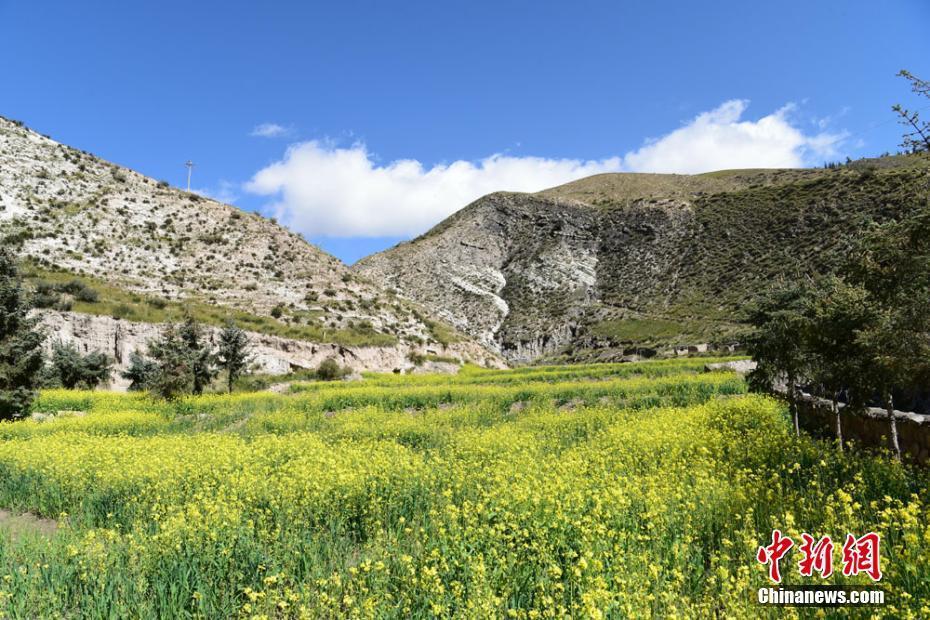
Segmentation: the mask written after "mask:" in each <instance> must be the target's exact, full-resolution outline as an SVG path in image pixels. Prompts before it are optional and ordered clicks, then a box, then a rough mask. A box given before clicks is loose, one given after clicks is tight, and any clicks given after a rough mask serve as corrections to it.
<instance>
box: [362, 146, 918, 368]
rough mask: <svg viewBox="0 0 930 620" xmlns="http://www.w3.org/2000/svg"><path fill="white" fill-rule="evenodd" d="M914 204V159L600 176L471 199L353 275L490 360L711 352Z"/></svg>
mask: <svg viewBox="0 0 930 620" xmlns="http://www.w3.org/2000/svg"><path fill="white" fill-rule="evenodd" d="M928 194H930V161H928V159H927V158H925V157H917V156H899V157H885V158H881V159H875V160H861V161H859V162H854V163H852V164H849V165H846V166H841V167H838V168H832V169H809V170H733V171H722V172H716V173H709V174H702V175H693V176H689V175H657V174H605V175H598V176H594V177H590V178H587V179H583V180H580V181H577V182H574V183H569V184H567V185H564V186H561V187H557V188H554V189H551V190H547V191H544V192H540V193H537V194H516V193H496V194H491V195H489V196H486V197H484V198H481V199H479V200H478V201H476V202H474V203H472V204H471V205H468V206H467V207H465V208H464V209H462V210H461V211H459V212H458V213H456V214H455V215H453V216H451V217H450V218H448V219H447V220H445V221H444V222H442V223H441V224H439V225H438V226H436V227H435V228H434V229H433V230H431V231H429V232H428V233H426V234H425V235H423V236H421V237H419V238H417V239H414V240H413V241H411V242H408V243H403V244H400V245H398V246H396V247H394V248H392V249H390V250H388V251H386V252H383V253H381V254H377V255H374V256H371V257H368V258H366V259H364V260H363V261H361V262H360V263H359V264H358V265H357V266H356V267H355V268H354V269H355V271H356V273H358V274H360V275H362V276H364V277H367V278H370V279H372V280H374V281H378V282H382V283H383V284H384V285H385V286H386V287H389V288H392V289H394V290H396V291H397V292H398V293H400V294H401V295H403V296H404V297H407V298H409V299H412V300H415V301H417V302H419V303H421V304H423V305H425V306H426V307H428V308H430V309H431V310H432V311H433V312H435V313H436V315H437V316H439V317H441V318H443V319H444V320H446V321H448V322H450V323H452V324H453V325H455V326H456V327H457V328H459V329H461V330H463V331H466V332H467V333H469V334H471V335H472V336H474V337H475V338H477V339H478V340H480V341H481V342H482V343H484V344H486V345H487V346H488V347H490V348H492V349H494V350H496V351H499V352H501V353H502V354H503V355H504V356H505V357H506V358H508V359H510V360H512V361H517V362H528V361H533V360H537V359H540V358H542V357H561V358H563V359H593V358H604V359H607V358H614V359H615V358H618V357H622V356H623V355H629V354H631V353H634V352H636V351H641V350H642V349H643V348H646V349H652V348H657V347H666V346H667V347H676V348H679V350H682V351H686V350H687V347H688V345H691V346H692V347H697V345H701V347H702V348H703V346H704V345H706V343H725V342H727V341H729V340H732V339H733V338H736V337H738V333H739V330H740V320H741V318H742V311H743V309H744V308H745V305H746V303H747V302H748V301H749V300H750V299H751V298H752V296H753V294H754V292H755V291H757V290H759V289H760V288H761V287H764V286H765V285H766V284H767V283H768V282H770V281H771V280H772V279H773V278H776V277H779V276H782V275H785V276H788V277H797V276H799V275H802V274H805V273H810V272H822V271H829V270H831V269H834V268H835V267H836V266H837V265H838V264H839V262H840V261H841V260H842V257H843V255H844V254H845V253H846V252H847V251H848V249H849V248H850V247H851V245H852V244H853V243H854V241H855V239H856V237H857V235H858V233H859V232H860V231H862V230H863V229H864V228H865V227H867V226H869V225H870V223H871V222H875V221H883V220H887V219H888V218H893V217H897V216H899V215H901V214H903V213H906V212H907V211H908V210H909V209H911V208H913V206H914V205H915V204H916V202H915V201H926V200H927V196H928Z"/></svg>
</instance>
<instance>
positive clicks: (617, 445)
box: [0, 359, 930, 618]
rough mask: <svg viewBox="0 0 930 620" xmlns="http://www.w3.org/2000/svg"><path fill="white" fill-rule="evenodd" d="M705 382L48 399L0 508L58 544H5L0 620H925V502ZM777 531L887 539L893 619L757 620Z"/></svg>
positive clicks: (592, 380) (518, 381) (662, 365)
mask: <svg viewBox="0 0 930 620" xmlns="http://www.w3.org/2000/svg"><path fill="white" fill-rule="evenodd" d="M705 362H706V360H699V359H683V360H674V361H663V362H646V363H641V364H622V365H620V364H614V365H588V366H569V367H543V368H529V369H520V370H514V371H483V370H478V369H471V368H469V369H465V370H464V371H463V373H462V374H461V375H459V376H456V377H441V376H422V377H421V376H409V377H408V376H403V377H396V376H369V377H366V379H365V380H364V381H360V382H351V383H335V384H318V383H312V384H302V385H296V386H294V389H293V392H292V393H291V394H286V395H279V394H271V393H249V394H234V395H231V396H225V395H222V396H220V395H212V396H203V397H199V398H191V399H185V400H182V401H180V402H175V403H164V402H159V401H156V400H152V399H150V398H148V397H146V396H145V395H118V394H109V393H88V392H68V391H49V392H46V393H43V394H42V395H41V397H40V399H39V401H38V402H37V404H36V411H37V419H33V420H28V421H24V422H17V423H6V424H2V425H0V507H3V508H5V509H8V510H14V511H28V512H31V513H34V514H36V515H39V516H42V517H46V518H53V519H56V520H58V523H59V527H58V530H57V531H56V532H55V533H54V534H49V533H44V534H43V533H41V532H35V533H29V532H26V533H22V532H20V533H18V534H17V535H16V536H11V535H3V536H0V615H2V616H3V617H15V618H61V617H65V618H201V617H203V618H236V617H242V618H253V617H255V618H410V617H413V618H427V617H461V618H501V617H503V618H507V617H511V618H565V617H572V618H641V617H658V618H713V617H733V618H755V617H760V616H761V617H764V616H767V615H770V616H772V617H776V616H777V617H782V616H785V615H787V616H789V617H792V616H794V617H802V616H813V615H824V614H826V615H828V616H829V615H842V616H845V615H848V616H862V615H866V616H868V615H875V616H884V617H892V618H925V617H930V607H928V603H927V601H928V596H930V579H928V578H930V566H928V565H930V525H928V524H930V518H928V516H930V515H928V510H927V508H926V503H927V499H928V498H927V486H926V481H927V477H926V476H925V475H924V474H923V473H922V472H919V471H915V470H910V469H907V468H905V467H903V466H901V465H898V464H896V463H895V462H893V461H892V460H891V459H889V458H887V457H886V456H882V455H866V454H863V453H860V452H852V453H850V452H847V453H846V454H845V455H843V454H840V453H839V452H838V451H837V450H836V449H835V448H834V447H833V446H831V445H830V444H828V443H826V442H820V441H815V440H813V439H811V438H808V437H802V438H800V439H798V438H795V437H794V436H793V435H792V432H791V425H790V423H789V421H788V419H787V416H786V412H785V410H784V407H783V406H782V405H781V404H780V403H778V402H776V401H774V400H772V399H769V398H765V397H761V396H756V395H748V394H746V386H745V384H744V382H743V380H742V379H741V378H740V377H738V376H736V375H734V374H729V373H703V372H702V369H703V365H704V363H705ZM46 416H47V417H46ZM42 417H44V418H45V419H38V418H42ZM776 527H777V528H780V529H781V530H782V531H783V532H785V534H787V535H792V536H794V537H796V538H797V537H799V536H800V533H801V532H804V531H806V532H816V533H818V535H823V534H829V535H831V536H833V538H834V539H835V540H841V539H842V537H843V536H845V534H846V533H847V532H854V533H865V532H867V531H875V532H878V533H880V534H881V536H882V547H881V553H882V558H881V559H882V567H883V571H884V579H883V581H882V585H883V587H884V588H885V589H886V590H887V592H888V600H889V604H888V605H886V606H884V607H876V608H871V609H868V610H862V609H859V610H857V609H854V608H838V609H834V610H820V611H817V610H811V609H805V608H793V609H784V608H782V609H775V608H763V607H760V606H759V605H758V604H757V603H756V590H757V589H758V588H759V587H762V586H766V585H768V584H769V582H768V577H767V571H766V568H765V566H763V565H761V564H759V563H757V562H756V560H755V555H756V550H757V548H758V547H759V545H762V544H767V543H768V542H769V539H770V535H771V532H772V529H773V528H776ZM837 553H839V552H838V551H837ZM792 558H793V556H792ZM789 560H790V561H789ZM792 563H796V558H794V559H791V558H789V559H786V560H785V564H784V569H783V570H784V572H785V573H786V575H787V577H786V582H787V583H793V584H799V583H812V584H821V583H835V584H846V583H856V584H859V583H861V584H870V583H871V581H870V580H869V579H868V577H865V576H858V577H848V578H847V577H843V576H842V575H841V574H838V572H837V573H835V574H834V575H833V576H831V577H830V578H829V579H827V580H823V579H819V580H818V579H817V578H807V577H805V578H801V577H800V576H799V575H798V574H797V571H796V570H795V569H792V567H791V564H792Z"/></svg>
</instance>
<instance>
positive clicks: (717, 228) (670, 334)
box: [547, 156, 930, 343]
mask: <svg viewBox="0 0 930 620" xmlns="http://www.w3.org/2000/svg"><path fill="white" fill-rule="evenodd" d="M601 176H608V177H614V176H617V175H601ZM635 176H645V177H647V178H645V179H638V180H636V182H635V183H625V184H618V183H617V182H616V181H614V180H612V179H611V178H607V179H603V180H601V181H600V182H598V177H592V178H591V179H585V180H583V181H580V182H577V183H575V184H570V185H569V186H565V187H564V188H556V189H555V190H550V191H549V192H547V193H550V194H558V195H562V196H565V197H582V196H584V197H586V198H589V199H590V198H592V197H593V198H594V201H595V202H596V204H598V205H599V206H600V207H601V208H605V209H607V210H608V211H610V212H612V214H613V217H617V214H618V213H622V214H623V216H624V217H627V216H629V215H630V214H631V213H632V212H633V211H637V210H640V211H641V210H642V207H641V205H637V206H631V199H630V195H629V194H618V193H616V192H617V191H620V190H622V191H624V192H625V191H631V188H632V189H635V191H637V192H639V193H643V192H655V193H656V194H657V195H658V194H662V193H666V194H667V193H671V194H675V195H677V196H678V197H682V198H683V197H684V194H683V193H682V185H684V186H685V187H687V188H688V189H689V190H693V191H694V192H695V193H692V194H691V195H690V196H689V197H688V198H689V200H690V201H691V202H692V205H693V217H692V218H691V221H690V222H689V228H688V230H687V233H686V241H685V242H684V243H683V244H682V245H681V246H680V248H679V250H680V255H679V256H678V257H677V260H673V261H672V262H671V263H670V264H669V265H668V266H667V270H666V271H665V272H664V273H661V274H660V275H659V277H658V278H656V281H655V282H654V284H653V286H652V288H651V289H650V288H649V286H648V285H647V286H645V287H639V288H637V287H636V286H635V284H636V282H633V281H630V279H629V278H625V277H624V275H623V273H622V271H623V270H629V269H630V266H629V264H624V263H623V262H622V260H618V261H617V263H616V264H610V261H611V257H612V253H610V252H608V253H607V254H606V255H605V256H603V257H602V261H606V262H607V264H606V265H605V266H604V267H603V271H602V277H603V279H604V289H603V290H604V293H605V294H604V296H603V299H602V302H603V304H604V310H606V311H605V312H604V313H601V314H595V316H597V318H598V319H599V320H598V321H596V322H595V323H594V324H592V325H591V326H590V333H592V334H593V335H595V336H600V337H609V338H612V339H614V340H617V341H629V342H637V343H689V342H692V343H693V342H698V341H707V340H725V339H727V338H728V337H733V336H735V335H737V334H738V332H739V331H740V320H741V317H742V311H743V309H744V308H745V306H746V304H747V303H748V302H749V301H750V300H751V299H752V298H753V296H754V294H755V292H756V291H758V290H760V289H761V288H763V287H765V286H767V285H768V284H769V283H770V282H771V281H772V280H773V279H775V278H779V277H788V278H792V277H805V276H808V275H812V274H815V273H823V272H830V271H834V270H836V269H838V268H839V267H840V266H841V264H842V262H843V260H844V257H845V256H846V255H848V253H849V251H850V250H851V249H852V248H853V247H854V246H855V243H856V239H857V236H858V235H857V234H855V233H856V231H861V230H864V229H866V228H868V227H869V226H871V225H873V224H874V223H878V222H883V221H888V220H890V219H895V218H900V217H902V216H906V215H907V213H908V212H909V211H911V210H912V209H913V208H914V207H916V206H917V205H918V204H925V203H926V200H927V196H928V195H930V160H928V159H927V158H925V157H924V158H921V157H911V156H908V157H891V158H883V159H879V160H866V161H862V162H856V163H854V164H852V165H849V166H846V167H842V168H839V169H832V170H784V171H741V170H737V171H721V172H715V173H710V174H707V175H699V176H696V177H681V176H676V175H635ZM652 177H661V178H659V179H654V178H652ZM708 180H710V183H709V184H706V185H705V182H706V181H708ZM720 181H722V182H723V183H724V186H725V187H726V191H716V192H712V193H711V192H709V191H708V190H709V189H710V188H711V187H712V186H714V184H716V183H717V182H720ZM718 188H719V186H718ZM648 208H650V207H647V209H648ZM663 208H668V207H662V206H659V205H657V206H654V207H652V209H653V210H661V209H663ZM671 208H675V207H671ZM613 255H620V256H621V257H623V255H622V249H620V250H618V251H617V253H615V254H613ZM624 258H625V257H624ZM663 287H664V288H663ZM644 293H646V294H644Z"/></svg>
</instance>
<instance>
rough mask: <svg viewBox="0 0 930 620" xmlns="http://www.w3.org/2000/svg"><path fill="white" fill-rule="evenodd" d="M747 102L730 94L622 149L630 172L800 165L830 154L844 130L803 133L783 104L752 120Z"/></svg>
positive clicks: (625, 166) (695, 170)
mask: <svg viewBox="0 0 930 620" xmlns="http://www.w3.org/2000/svg"><path fill="white" fill-rule="evenodd" d="M748 104H749V102H748V101H745V100H742V99H733V100H731V101H727V102H725V103H723V104H722V105H720V106H719V107H717V108H715V109H714V110H711V111H710V112H704V113H702V114H699V115H698V116H697V117H696V118H694V119H693V120H692V121H691V122H689V123H688V124H686V125H684V126H683V127H680V128H679V129H676V130H674V131H672V132H671V133H669V134H666V135H665V136H662V137H661V138H659V139H657V140H649V141H647V143H646V144H645V145H644V146H643V147H642V148H640V149H638V150H636V151H633V152H630V153H627V155H626V156H625V157H624V158H623V164H624V168H625V169H626V170H629V171H632V172H677V173H683V174H694V173H698V172H708V171H711V170H724V169H727V168H800V167H803V166H805V165H810V164H814V163H819V161H818V158H823V157H831V156H833V155H835V152H836V148H837V146H838V145H839V143H840V142H841V141H842V140H843V139H844V138H845V137H846V134H845V133H838V134H831V133H826V132H821V133H818V134H815V135H807V134H805V133H804V132H803V131H801V130H800V129H798V128H797V127H795V126H794V125H792V124H791V121H790V115H791V114H792V113H793V112H794V111H795V110H796V107H795V106H794V105H793V104H788V105H786V106H784V107H782V108H781V109H779V110H776V111H775V112H773V113H772V114H769V115H768V116H763V117H762V118H760V119H759V120H757V121H748V120H742V116H743V113H744V112H745V111H746V107H747V105H748Z"/></svg>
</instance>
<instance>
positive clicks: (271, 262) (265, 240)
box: [0, 117, 497, 370]
mask: <svg viewBox="0 0 930 620" xmlns="http://www.w3.org/2000/svg"><path fill="white" fill-rule="evenodd" d="M0 242H2V243H3V244H4V245H8V246H16V247H18V248H19V249H20V254H21V256H22V257H23V258H24V261H25V265H24V271H25V273H26V274H27V276H28V277H29V279H30V281H31V282H32V284H33V285H34V287H35V288H36V291H37V299H39V300H40V301H41V302H42V304H43V305H44V306H46V307H47V308H48V309H49V310H48V311H49V312H58V313H61V312H64V313H65V316H68V315H69V314H75V313H76V314H79V315H94V316H99V317H105V318H109V319H114V320H118V321H123V322H129V323H135V324H153V323H160V322H163V321H166V320H174V319H177V318H178V317H180V316H181V314H182V313H183V312H184V311H189V312H192V313H193V314H194V315H195V316H196V317H197V318H199V319H201V320H202V321H204V322H205V323H208V324H212V325H222V324H223V323H224V322H225V321H226V320H227V319H228V318H232V319H235V320H236V321H237V322H238V323H239V324H240V325H241V326H242V327H244V328H246V329H248V330H250V331H251V332H252V333H253V334H261V335H265V336H270V337H274V338H277V339H278V340H280V341H281V342H282V343H283V344H281V345H280V346H281V347H284V348H286V347H288V346H289V345H287V344H286V343H287V341H289V340H290V341H293V342H316V343H325V344H332V345H336V346H337V347H338V349H337V350H339V351H342V355H343V356H344V357H345V358H346V361H347V363H351V362H352V360H353V359H357V360H363V361H362V362H359V363H358V364H356V367H357V368H358V369H365V368H366V367H369V366H370V364H368V365H366V363H364V360H367V359H372V356H371V355H370V354H368V353H359V352H358V351H356V353H358V355H355V356H354V357H353V355H349V354H348V353H347V351H348V349H347V348H353V347H354V348H356V349H358V348H359V347H362V348H364V347H381V348H384V349H393V351H392V352H391V354H390V355H388V356H387V358H386V359H389V360H391V361H390V362H386V363H390V364H396V362H397V360H398V359H400V360H403V359H404V352H408V351H421V352H423V353H434V354H436V355H439V356H450V355H451V356H455V357H458V358H460V359H465V358H468V359H473V360H474V361H478V362H479V363H483V362H484V361H485V357H487V358H488V359H487V361H488V362H489V363H497V362H495V361H494V356H493V355H490V354H488V353H487V352H486V351H484V350H483V349H482V348H481V347H479V346H478V345H476V344H474V343H473V342H471V341H470V339H469V338H468V337H467V336H464V335H463V334H461V333H457V332H456V331H455V330H454V329H452V328H450V327H449V326H448V325H444V324H442V323H441V322H439V321H433V320H430V319H428V318H426V316H425V313H424V312H423V311H422V309H421V308H418V306H417V304H416V303H413V302H410V301H407V300H403V299H400V298H398V297H397V296H396V295H394V294H393V293H388V292H386V291H384V290H383V289H382V288H380V287H379V286H378V285H376V284H373V283H371V282H369V281H367V280H366V279H365V278H364V277H361V276H359V275H357V274H353V273H352V272H350V271H349V269H348V268H347V267H346V266H345V265H343V264H342V263H341V262H340V261H339V260H338V259H336V258H334V257H333V256H330V255H328V254H326V253H325V252H323V251H321V250H320V249H318V248H316V247H314V246H313V245H310V244H309V243H307V242H306V241H305V240H304V239H303V238H301V237H300V236H299V235H297V234H295V233H293V232H290V231H288V230H287V229H285V228H283V227H281V226H279V225H278V224H277V223H276V222H274V221H273V220H269V219H266V218H264V217H262V216H260V215H257V214H255V213H247V212H243V211H240V210H238V209H236V208H234V207H231V206H229V205H225V204H221V203H219V202H217V201H214V200H211V199H209V198H205V197H202V196H200V195H197V194H194V193H188V192H184V191H180V190H178V189H176V188H173V187H170V186H169V185H168V184H167V183H165V182H159V181H156V180H154V179H151V178H148V177H145V176H143V175H141V174H139V173H137V172H134V171H132V170H128V169H126V168H123V167H120V166H117V165H115V164H112V163H109V162H107V161H104V160H102V159H99V158H97V157H95V156H93V155H91V154H90V153H87V152H84V151H79V150H77V149H74V148H71V147H68V146H65V145H63V144H60V143H58V142H56V141H54V140H52V139H51V138H49V137H47V136H42V135H39V134H38V133H36V132H34V131H31V130H29V129H28V128H26V127H24V126H23V125H22V124H21V123H17V122H15V121H10V120H7V119H4V118H2V117H0ZM55 321H56V325H57V324H58V323H60V317H59V316H58V315H56V318H55ZM75 321H78V322H79V323H80V324H82V325H83V324H84V323H86V321H84V322H81V321H82V319H80V318H79V317H78V318H75ZM107 325H109V323H107ZM107 330H109V331H107ZM65 331H66V332H67V333H68V334H71V331H68V330H65ZM79 331H80V330H79ZM85 331H86V330H85ZM92 331H93V330H92ZM105 331H106V333H107V334H108V335H107V336H106V338H104V337H103V336H102V335H101V333H97V335H96V336H95V337H94V338H91V339H90V340H88V341H87V342H95V341H99V340H101V338H104V339H105V340H106V341H107V342H110V341H111V340H113V339H114V338H115V339H116V340H117V341H118V340H119V338H118V336H114V335H113V333H115V332H113V329H112V326H110V327H107V328H106V330H105ZM136 331H138V332H139V333H147V332H146V330H145V329H141V328H140V329H137V330H136ZM111 332H112V333H111ZM82 333H83V332H82ZM278 340H275V342H278ZM87 342H85V345H87ZM87 346H89V345H87ZM291 348H292V349H294V350H302V348H301V347H300V346H297V345H294V346H292V347H291ZM118 357H121V358H122V357H126V355H124V354H122V353H121V354H120V355H118ZM285 357H286V358H287V359H288V360H289V364H290V366H295V365H296V366H298V367H299V366H301V364H300V363H299V360H298V361H297V362H295V361H294V359H293V357H294V356H292V355H291V356H285ZM376 357H377V356H376ZM118 361H121V360H118ZM278 361H279V362H280V361H281V360H278ZM315 361H316V357H312V359H311V358H308V360H307V363H308V364H309V363H311V362H315ZM282 363H283V362H282ZM281 365H282V364H280V363H278V364H276V363H270V366H269V367H270V368H276V367H280V366H281ZM284 366H285V367H287V364H284ZM359 366H361V367H359ZM377 369H379V370H382V369H383V368H381V367H378V368H377ZM387 370H391V368H390V367H388V368H387Z"/></svg>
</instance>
